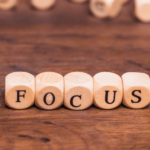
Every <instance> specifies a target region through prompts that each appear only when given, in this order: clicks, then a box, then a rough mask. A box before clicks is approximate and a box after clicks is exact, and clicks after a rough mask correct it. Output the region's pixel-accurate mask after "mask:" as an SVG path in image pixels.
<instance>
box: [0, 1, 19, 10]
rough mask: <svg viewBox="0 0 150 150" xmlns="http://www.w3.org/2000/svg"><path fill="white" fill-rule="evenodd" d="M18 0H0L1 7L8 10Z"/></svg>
mask: <svg viewBox="0 0 150 150" xmlns="http://www.w3.org/2000/svg"><path fill="white" fill-rule="evenodd" d="M17 2H18V0H0V9H1V10H8V9H11V8H13V7H15V6H16V5H17Z"/></svg>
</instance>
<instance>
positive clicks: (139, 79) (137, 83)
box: [122, 73, 150, 109]
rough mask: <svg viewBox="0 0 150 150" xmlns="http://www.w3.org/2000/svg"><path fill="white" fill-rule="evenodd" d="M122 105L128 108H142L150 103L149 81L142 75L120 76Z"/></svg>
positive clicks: (128, 74)
mask: <svg viewBox="0 0 150 150" xmlns="http://www.w3.org/2000/svg"><path fill="white" fill-rule="evenodd" d="M122 79H123V86H124V96H123V104H124V105H125V106H127V107H129V108H135V109H139V108H144V107H146V106H148V105H149V103H150V80H149V76H148V75H147V74H144V73H126V74H124V75H123V76H122Z"/></svg>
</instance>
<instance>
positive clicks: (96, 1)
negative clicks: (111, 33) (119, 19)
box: [90, 0, 109, 18]
mask: <svg viewBox="0 0 150 150" xmlns="http://www.w3.org/2000/svg"><path fill="white" fill-rule="evenodd" d="M90 10H91V12H92V13H93V15H94V16H96V17H97V18H105V17H107V16H108V13H109V6H108V4H107V2H105V1H104V0H91V2H90Z"/></svg>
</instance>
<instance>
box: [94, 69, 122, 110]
mask: <svg viewBox="0 0 150 150" xmlns="http://www.w3.org/2000/svg"><path fill="white" fill-rule="evenodd" d="M93 80H94V105H95V106H97V107H99V108H102V109H113V108H116V107H118V106H119V105H120V104H121V103H122V96H123V94H122V79H121V77H120V76H118V75H117V74H115V73H110V72H101V73H98V74H96V75H95V76H94V77H93Z"/></svg>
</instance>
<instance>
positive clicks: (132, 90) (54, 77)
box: [5, 72, 150, 110]
mask: <svg viewBox="0 0 150 150" xmlns="http://www.w3.org/2000/svg"><path fill="white" fill-rule="evenodd" d="M5 85H6V86H5V104H6V105H7V106H8V107H10V108H13V109H26V108H28V107H31V106H32V105H33V104H34V103H35V105H36V106H37V107H39V108H41V109H46V110H53V109H57V108H59V107H60V106H61V105H63V104H64V106H66V107H67V108H69V109H72V110H84V109H87V108H88V107H90V106H91V105H92V104H94V105H95V106H97V107H98V108H102V109H114V108H116V107H118V106H119V105H120V104H121V103H123V104H124V105H125V106H127V107H129V108H133V109H139V108H144V107H146V106H148V105H149V103H150V78H149V76H148V75H147V74H145V73H137V72H129V73H125V74H123V75H122V78H121V77H120V76H118V75H117V74H115V73H111V72H100V73H98V74H96V75H95V76H94V77H93V78H92V77H91V76H90V75H89V74H87V73H83V72H72V73H69V74H67V75H65V76H64V77H63V76H62V75H60V74H58V73H55V72H44V73H40V74H39V75H37V76H36V77H34V76H33V75H32V74H30V73H27V72H13V73H10V74H9V75H7V76H6V80H5Z"/></svg>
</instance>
